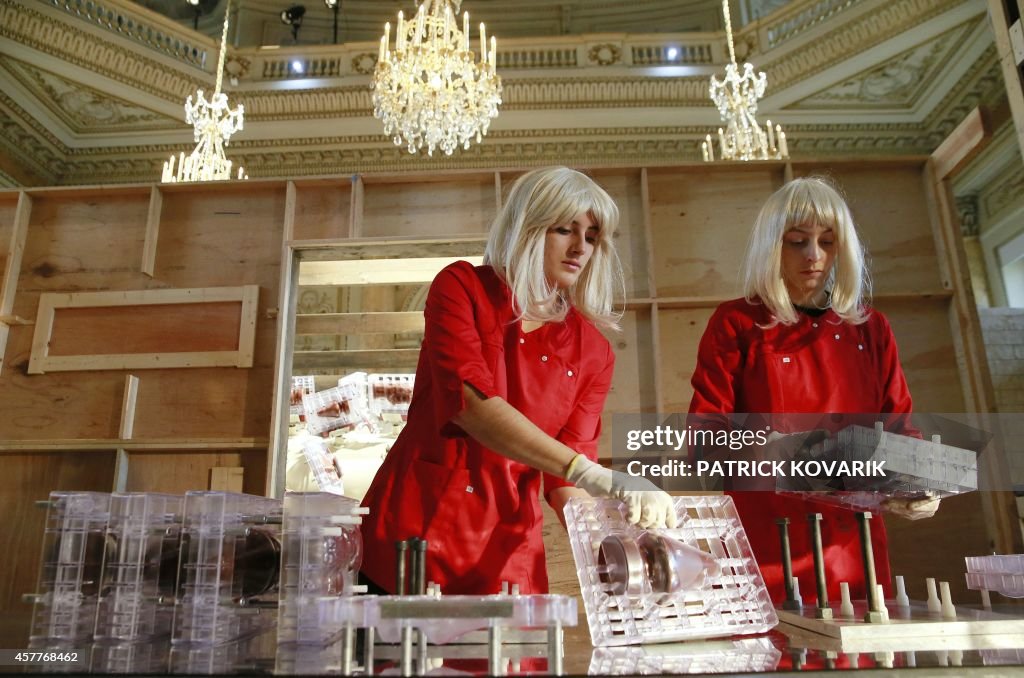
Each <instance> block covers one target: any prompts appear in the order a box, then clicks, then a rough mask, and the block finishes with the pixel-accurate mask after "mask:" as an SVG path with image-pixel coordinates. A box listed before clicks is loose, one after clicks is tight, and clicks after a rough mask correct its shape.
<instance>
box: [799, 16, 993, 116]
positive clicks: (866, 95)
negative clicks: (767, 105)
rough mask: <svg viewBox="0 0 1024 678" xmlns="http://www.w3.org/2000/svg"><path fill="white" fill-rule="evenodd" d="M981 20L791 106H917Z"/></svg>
mask: <svg viewBox="0 0 1024 678" xmlns="http://www.w3.org/2000/svg"><path fill="white" fill-rule="evenodd" d="M977 23H978V21H977V20H972V21H969V22H966V23H963V24H961V25H959V26H957V27H956V28H953V29H951V30H949V31H946V32H945V33H943V34H942V35H939V36H937V37H935V38H934V39H932V40H929V41H927V42H924V43H922V44H920V45H917V46H915V47H913V48H912V49H909V50H906V51H905V52H902V53H901V54H898V55H896V56H895V57H893V58H892V59H889V60H888V61H886V62H884V63H882V64H880V65H877V66H874V67H873V68H871V69H870V70H866V71H863V72H861V73H859V74H857V75H856V76H854V77H852V78H849V79H847V80H845V81H843V82H841V83H839V84H837V85H833V86H832V87H829V88H826V89H823V90H821V91H819V92H817V93H815V94H812V95H811V96H809V97H806V98H804V99H802V100H800V101H798V102H797V103H795V104H793V105H792V106H788V107H787V108H793V109H822V108H843V109H851V108H852V109H871V108H881V109H892V108H903V109H911V108H914V106H916V104H917V103H918V101H919V100H920V98H921V97H922V96H923V95H924V94H925V92H926V91H927V90H928V89H929V87H930V86H932V85H933V84H934V83H935V80H936V78H938V77H939V76H940V73H939V72H938V71H940V70H941V69H942V68H943V67H944V66H946V65H948V63H949V59H950V56H951V53H952V52H953V51H954V50H955V49H956V48H957V47H958V46H959V45H960V44H962V41H963V38H964V37H965V36H966V35H967V34H968V33H969V32H970V31H972V30H973V29H974V27H975V26H976V25H977Z"/></svg>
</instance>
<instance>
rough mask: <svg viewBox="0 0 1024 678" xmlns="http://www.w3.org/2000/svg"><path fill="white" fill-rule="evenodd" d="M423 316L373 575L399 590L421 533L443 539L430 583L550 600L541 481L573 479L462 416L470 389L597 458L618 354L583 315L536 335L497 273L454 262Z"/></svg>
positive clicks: (384, 496)
mask: <svg viewBox="0 0 1024 678" xmlns="http://www.w3.org/2000/svg"><path fill="white" fill-rule="evenodd" d="M423 315H424V319H425V321H426V325H425V331H424V337H423V346H422V348H421V349H420V357H419V363H418V365H417V367H416V382H415V385H414V387H413V396H412V402H411V404H410V407H409V415H408V422H407V423H406V426H405V429H403V431H402V433H401V435H399V437H398V440H397V441H395V444H394V447H392V449H391V451H390V452H389V453H388V455H387V457H386V458H385V460H384V464H383V465H382V466H381V468H380V470H379V471H378V472H377V475H376V476H375V477H374V479H373V483H372V484H371V485H370V489H369V490H368V491H367V494H366V497H365V499H364V500H363V505H364V506H367V507H369V508H370V513H369V515H368V516H366V517H365V518H364V520H363V526H362V534H363V540H364V547H365V549H364V550H365V554H364V557H363V574H364V575H366V576H367V577H369V578H370V579H371V580H372V581H373V582H375V583H376V584H377V585H379V586H381V587H382V588H384V589H385V590H387V591H393V590H394V585H395V542H396V541H398V540H403V539H408V538H410V537H420V538H424V539H426V540H427V541H428V543H429V545H428V555H427V581H432V582H435V583H437V584H440V586H441V590H442V591H443V592H445V593H461V594H490V593H497V592H498V591H500V590H501V584H502V582H505V581H507V582H509V583H510V584H518V585H519V590H520V591H521V592H522V593H546V592H547V590H548V578H547V568H546V564H545V560H544V542H543V540H542V538H541V527H542V523H541V521H542V513H541V506H540V501H539V494H540V487H541V476H542V475H543V478H544V491H545V496H548V495H549V494H550V493H551V491H552V490H554V489H557V488H559V487H566V486H569V483H567V482H565V481H564V480H562V479H561V478H558V477H556V476H552V475H548V474H542V473H541V472H540V471H538V470H536V469H534V468H531V467H529V466H526V465H525V464H520V463H518V462H514V461H512V460H510V459H508V458H507V457H503V456H501V455H500V454H497V453H496V452H493V451H492V450H490V449H488V448H486V447H484V446H482V445H481V444H480V443H478V442H477V441H476V440H474V439H473V438H472V437H470V436H468V435H467V434H466V433H465V432H464V431H463V430H462V429H460V428H459V427H458V426H456V425H455V424H454V423H452V421H451V419H452V417H454V416H455V415H456V414H458V413H459V412H461V411H462V410H463V409H464V408H465V402H464V400H463V392H462V386H463V383H464V382H465V383H469V384H471V385H472V386H473V387H474V388H475V389H476V390H477V391H479V392H480V393H482V394H483V395H484V396H486V397H488V398H491V397H495V396H498V397H501V398H503V399H505V400H506V401H507V402H508V403H509V404H511V405H512V406H513V407H515V408H516V409H517V410H519V411H520V412H521V413H523V414H524V415H525V416H526V417H527V418H528V419H529V420H530V421H532V422H533V423H534V424H535V425H536V426H537V427H538V428H540V429H541V430H542V431H544V433H546V434H548V435H550V436H552V437H554V438H557V439H558V440H559V441H561V442H562V443H564V444H565V445H567V446H568V447H570V448H572V449H573V450H575V451H577V452H579V453H582V454H585V455H586V456H588V457H589V458H591V459H595V460H596V458H597V441H598V436H599V434H600V430H601V410H602V409H603V407H604V401H605V397H606V396H607V394H608V390H609V388H610V387H611V380H612V370H613V367H614V362H615V354H614V353H613V352H612V350H611V345H610V344H609V343H608V340H607V339H605V338H604V337H603V336H602V335H601V333H600V332H599V331H598V330H597V328H595V327H594V325H593V324H591V323H590V322H589V321H588V320H586V319H585V318H584V317H583V316H582V315H580V314H579V313H577V312H576V311H575V310H571V311H570V312H569V314H568V316H567V317H566V319H565V321H564V322H560V323H546V324H544V325H543V326H541V327H540V328H539V329H537V330H534V331H532V332H530V333H524V332H523V330H522V323H521V322H520V321H519V320H517V319H516V313H515V312H514V311H513V309H512V297H511V293H510V291H509V288H508V286H507V285H506V284H505V282H504V281H503V280H502V279H501V278H500V277H499V276H498V275H497V273H496V272H495V271H494V269H492V268H491V267H490V266H478V267H475V268H474V267H473V266H472V265H470V264H469V263H467V262H464V261H460V262H456V263H454V264H452V265H450V266H448V267H446V268H445V269H444V270H442V271H441V272H440V273H439V274H438V275H437V277H436V278H435V279H434V282H433V284H432V285H431V287H430V291H429V293H428V295H427V301H426V307H425V310H424V314H423Z"/></svg>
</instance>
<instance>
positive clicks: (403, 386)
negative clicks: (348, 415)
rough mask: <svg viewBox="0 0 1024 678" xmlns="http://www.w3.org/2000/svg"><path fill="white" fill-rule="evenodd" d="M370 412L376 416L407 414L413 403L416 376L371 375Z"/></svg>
mask: <svg viewBox="0 0 1024 678" xmlns="http://www.w3.org/2000/svg"><path fill="white" fill-rule="evenodd" d="M368 381H369V393H370V410H371V411H372V412H374V413H375V414H384V413H392V414H406V413H408V412H409V403H410V402H412V389H413V385H414V384H415V381H416V375H414V374H371V375H370V376H369V380H368Z"/></svg>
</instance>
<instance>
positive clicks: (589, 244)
mask: <svg viewBox="0 0 1024 678" xmlns="http://www.w3.org/2000/svg"><path fill="white" fill-rule="evenodd" d="M599 231H600V228H599V227H598V226H597V224H595V223H594V220H593V219H591V218H590V215H589V214H587V213H586V212H580V213H579V214H577V215H576V216H575V217H573V219H572V221H571V222H570V223H568V224H556V225H554V226H552V227H551V228H549V229H548V232H547V235H545V237H544V275H545V277H547V280H548V283H549V284H550V285H552V286H553V287H555V288H557V289H560V290H564V289H566V288H568V287H571V286H572V285H574V284H575V283H576V280H577V279H578V278H579V277H580V273H582V272H583V269H584V268H586V266H587V262H589V261H590V255H591V254H593V253H594V246H595V243H596V242H597V238H598V232H599Z"/></svg>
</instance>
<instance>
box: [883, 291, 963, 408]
mask: <svg viewBox="0 0 1024 678" xmlns="http://www.w3.org/2000/svg"><path fill="white" fill-rule="evenodd" d="M950 303H951V302H950V300H949V299H948V298H942V297H940V298H935V299H913V300H906V301H904V300H892V299H889V300H879V301H878V302H877V303H876V304H875V305H876V307H877V308H878V309H879V310H880V311H881V312H882V313H884V314H885V317H886V318H888V319H889V324H890V325H892V331H893V333H894V334H895V335H896V344H897V345H898V346H899V353H900V362H901V363H902V364H903V371H904V373H905V374H906V375H907V384H908V385H909V386H910V395H911V396H912V397H913V399H914V409H915V410H917V411H919V412H963V411H964V407H965V405H964V397H963V390H962V387H961V383H960V370H959V368H958V367H957V357H956V350H955V348H954V346H953V342H952V336H951V335H952V330H951V326H950V319H949V307H950Z"/></svg>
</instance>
